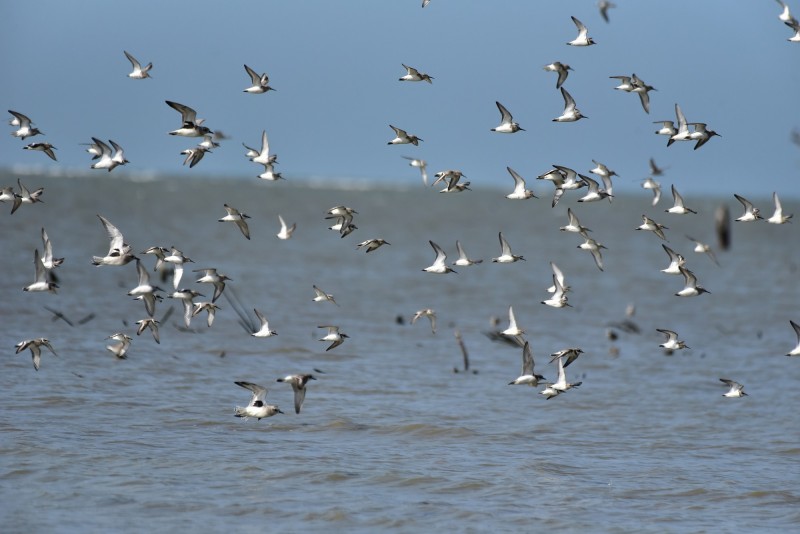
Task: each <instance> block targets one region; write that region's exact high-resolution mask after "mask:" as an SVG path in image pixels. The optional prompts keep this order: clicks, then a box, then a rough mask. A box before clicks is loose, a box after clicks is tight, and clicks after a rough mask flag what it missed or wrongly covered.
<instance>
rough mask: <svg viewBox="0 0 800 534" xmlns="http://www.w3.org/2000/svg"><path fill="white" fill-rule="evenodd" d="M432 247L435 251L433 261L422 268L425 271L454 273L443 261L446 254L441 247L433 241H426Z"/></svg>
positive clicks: (445, 259) (445, 258)
mask: <svg viewBox="0 0 800 534" xmlns="http://www.w3.org/2000/svg"><path fill="white" fill-rule="evenodd" d="M428 243H430V244H431V247H433V251H434V252H436V259H435V260H434V261H433V263H432V264H431V265H429V266H428V267H425V268H424V269H422V270H423V271H425V272H427V273H435V274H446V273H454V272H456V271H454V270H453V269H451V268H450V267H449V266H448V265H447V264H446V263H445V262H446V261H447V254H445V253H444V250H442V247H440V246H439V245H437V244H436V243H434V242H433V241H428Z"/></svg>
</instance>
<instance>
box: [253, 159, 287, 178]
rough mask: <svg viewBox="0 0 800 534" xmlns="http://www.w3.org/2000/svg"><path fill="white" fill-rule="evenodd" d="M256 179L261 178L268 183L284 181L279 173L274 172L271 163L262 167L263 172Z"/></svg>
mask: <svg viewBox="0 0 800 534" xmlns="http://www.w3.org/2000/svg"><path fill="white" fill-rule="evenodd" d="M258 178H261V179H262V180H267V181H268V182H276V181H278V180H285V178H284V177H283V175H282V174H281V173H279V172H275V166H274V165H273V164H272V163H267V164H266V165H264V172H262V173H261V174H259V175H258Z"/></svg>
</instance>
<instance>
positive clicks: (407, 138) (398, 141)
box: [387, 124, 422, 146]
mask: <svg viewBox="0 0 800 534" xmlns="http://www.w3.org/2000/svg"><path fill="white" fill-rule="evenodd" d="M389 128H391V129H392V130H394V134H395V138H394V139H392V140H391V141H389V142H388V143H387V144H388V145H405V144H409V143H411V144H412V145H414V146H419V142H420V141H422V139H420V138H419V137H417V136H416V135H409V134H408V133H407V132H406V131H405V130H402V129H400V128H397V127H396V126H392V125H391V124H390V125H389Z"/></svg>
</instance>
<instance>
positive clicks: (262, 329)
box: [250, 308, 278, 337]
mask: <svg viewBox="0 0 800 534" xmlns="http://www.w3.org/2000/svg"><path fill="white" fill-rule="evenodd" d="M253 312H255V314H256V317H257V318H258V323H259V327H258V330H256V331H255V332H252V333H251V334H250V335H251V336H253V337H271V336H277V335H278V333H277V332H276V331H274V330H270V328H269V321H267V318H266V317H265V316H264V314H263V313H261V312H260V311H258V310H257V309H255V308H253Z"/></svg>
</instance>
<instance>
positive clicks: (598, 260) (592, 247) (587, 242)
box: [578, 231, 606, 271]
mask: <svg viewBox="0 0 800 534" xmlns="http://www.w3.org/2000/svg"><path fill="white" fill-rule="evenodd" d="M580 235H581V237H582V238H583V239H584V242H583V243H581V244H580V245H578V248H580V249H583V250H588V251H589V252H591V253H592V258H594V263H595V265H597V268H598V269H600V270H601V271H602V270H603V255H602V254H601V252H600V249H603V248H606V247H605V246H604V245H603V244H602V243H598V242H597V241H596V240H595V239H593V238H591V237H589V234H587V233H586V232H585V231H584V232H580Z"/></svg>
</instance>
